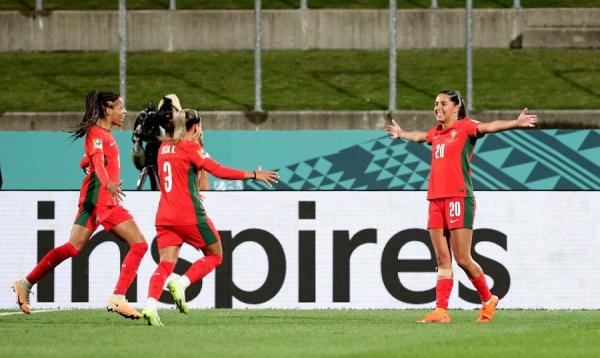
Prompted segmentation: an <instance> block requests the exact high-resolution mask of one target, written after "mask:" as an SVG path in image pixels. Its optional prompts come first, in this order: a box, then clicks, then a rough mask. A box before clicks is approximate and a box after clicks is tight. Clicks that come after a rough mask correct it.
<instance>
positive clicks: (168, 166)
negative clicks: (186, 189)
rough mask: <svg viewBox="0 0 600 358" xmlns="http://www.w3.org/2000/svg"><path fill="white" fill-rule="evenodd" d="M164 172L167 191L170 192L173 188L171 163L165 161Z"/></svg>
mask: <svg viewBox="0 0 600 358" xmlns="http://www.w3.org/2000/svg"><path fill="white" fill-rule="evenodd" d="M163 172H164V173H165V191H166V192H167V193H168V192H170V191H171V189H173V172H172V171H171V163H169V162H164V163H163Z"/></svg>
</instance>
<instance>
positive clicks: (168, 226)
mask: <svg viewBox="0 0 600 358" xmlns="http://www.w3.org/2000/svg"><path fill="white" fill-rule="evenodd" d="M174 117H175V132H174V134H173V137H172V139H170V140H166V141H163V143H162V145H161V146H160V149H159V151H158V169H159V177H160V194H161V195H160V203H159V205H158V212H157V213H156V232H157V240H158V250H159V254H160V263H159V264H158V267H157V268H156V270H155V271H154V274H153V275H152V277H151V278H150V285H149V290H148V303H147V305H146V308H145V309H144V310H143V311H142V315H143V316H144V318H145V319H146V321H147V322H148V324H149V325H162V323H161V322H160V318H159V316H158V313H157V303H158V299H159V297H160V295H161V293H162V290H163V287H164V285H165V281H166V280H167V278H168V277H169V275H170V274H171V273H172V272H173V269H174V268H175V264H176V263H177V259H178V257H179V251H180V249H181V245H182V244H183V243H184V242H185V243H188V244H190V245H192V246H193V247H195V248H197V249H200V250H202V252H203V253H204V257H203V258H201V259H199V260H198V261H196V262H194V263H193V264H192V266H191V267H190V268H189V270H188V271H187V272H186V273H185V274H184V275H182V276H181V277H180V278H179V279H176V280H171V281H169V283H168V285H167V287H168V289H169V291H170V292H171V294H172V295H173V299H174V301H175V303H176V304H177V308H178V309H179V310H180V312H182V313H186V314H187V313H189V310H188V308H187V303H186V301H185V289H186V288H187V287H188V286H189V285H190V284H192V283H194V282H196V281H198V280H200V279H202V278H203V277H204V276H206V275H207V274H208V273H210V272H211V271H212V270H214V269H215V267H217V266H218V265H219V264H220V263H221V259H222V256H223V253H222V249H221V242H220V237H219V233H218V231H217V230H216V229H215V227H214V225H213V223H212V221H211V220H210V218H208V216H207V215H206V212H205V210H204V206H203V205H202V202H201V201H200V198H199V194H198V186H197V174H198V171H199V170H206V171H207V172H209V173H211V174H212V175H214V176H216V177H218V178H222V179H233V180H247V179H254V180H260V181H262V182H264V183H266V184H268V185H271V183H276V182H277V178H278V174H277V173H276V172H274V171H268V170H254V171H242V170H238V169H233V168H227V167H223V166H221V165H220V164H219V163H217V162H216V161H214V160H212V159H211V158H210V157H209V156H207V155H205V153H204V152H203V151H202V147H201V146H200V144H199V143H198V138H199V136H200V135H201V133H202V125H201V123H200V117H199V116H198V114H197V113H196V111H193V110H186V111H185V113H181V112H179V113H177V114H175V115H174Z"/></svg>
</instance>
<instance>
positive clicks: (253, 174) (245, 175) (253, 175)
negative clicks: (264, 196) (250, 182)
mask: <svg viewBox="0 0 600 358" xmlns="http://www.w3.org/2000/svg"><path fill="white" fill-rule="evenodd" d="M198 155H200V156H201V157H202V154H201V153H200V151H198ZM202 168H204V169H206V170H207V171H208V172H209V173H211V174H212V175H214V176H216V177H217V178H221V179H235V180H246V179H254V180H258V181H262V182H264V183H265V184H267V185H269V186H271V185H272V183H277V180H278V179H279V174H278V173H277V172H274V171H271V170H260V169H259V170H252V171H246V170H238V169H235V168H228V167H224V166H222V165H221V164H219V163H218V162H216V161H214V160H212V159H211V158H209V157H204V158H203V159H202Z"/></svg>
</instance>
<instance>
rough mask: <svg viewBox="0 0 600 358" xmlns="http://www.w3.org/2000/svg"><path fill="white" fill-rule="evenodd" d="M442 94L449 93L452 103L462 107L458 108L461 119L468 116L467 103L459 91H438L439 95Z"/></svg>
mask: <svg viewBox="0 0 600 358" xmlns="http://www.w3.org/2000/svg"><path fill="white" fill-rule="evenodd" d="M440 94H445V95H447V96H448V97H450V100H451V101H452V103H454V104H455V105H457V106H460V108H459V109H458V119H459V120H461V119H463V118H465V117H466V116H467V110H466V107H467V104H466V103H465V101H464V100H463V98H462V96H461V95H460V92H459V91H457V90H443V91H440V92H438V95H440Z"/></svg>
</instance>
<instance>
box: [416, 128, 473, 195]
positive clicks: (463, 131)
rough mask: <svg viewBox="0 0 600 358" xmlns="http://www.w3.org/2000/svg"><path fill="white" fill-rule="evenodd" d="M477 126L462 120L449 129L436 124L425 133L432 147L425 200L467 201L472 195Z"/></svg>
mask: <svg viewBox="0 0 600 358" xmlns="http://www.w3.org/2000/svg"><path fill="white" fill-rule="evenodd" d="M479 123H480V122H478V121H474V120H472V119H470V118H464V119H461V120H459V121H458V122H455V123H454V124H453V125H452V126H451V127H449V128H446V129H442V125H441V124H439V125H437V126H436V127H434V128H432V129H430V130H428V131H427V139H426V140H427V143H428V144H431V149H432V150H431V172H430V174H429V185H428V188H427V199H428V200H431V199H438V198H451V197H469V198H472V197H473V196H474V195H473V183H472V181H471V158H472V157H473V151H474V149H475V142H476V141H477V138H480V137H481V136H482V135H481V134H479V132H478V131H477V126H478V125H479Z"/></svg>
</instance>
